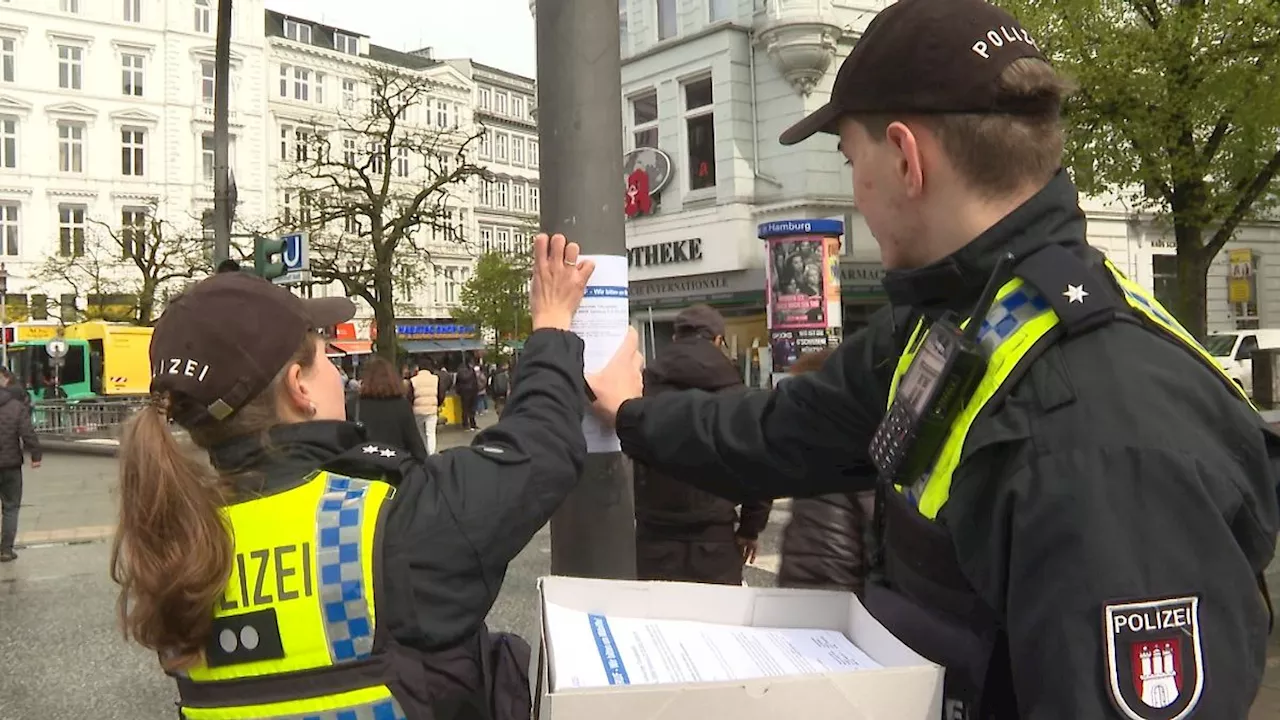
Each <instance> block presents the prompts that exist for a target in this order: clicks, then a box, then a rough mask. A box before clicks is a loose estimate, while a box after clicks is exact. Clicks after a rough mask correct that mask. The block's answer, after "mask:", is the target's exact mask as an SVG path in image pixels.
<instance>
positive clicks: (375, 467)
mask: <svg viewBox="0 0 1280 720" xmlns="http://www.w3.org/2000/svg"><path fill="white" fill-rule="evenodd" d="M534 248H535V256H536V257H535V272H534V277H533V289H532V298H531V310H532V315H533V327H534V329H535V332H534V333H533V335H532V336H531V337H530V338H529V341H528V344H527V346H526V348H525V351H524V360H523V362H522V363H521V368H520V371H521V381H522V382H521V383H520V386H519V389H518V390H517V391H516V393H515V394H514V395H513V396H512V397H511V400H510V404H509V405H508V406H507V410H506V412H505V413H504V414H503V417H502V420H501V422H499V423H498V424H497V425H495V426H494V427H493V428H491V429H489V430H488V431H486V432H485V433H483V434H482V435H480V436H479V437H478V438H477V440H476V441H475V442H474V444H473V445H472V446H471V447H468V448H458V449H455V450H453V451H450V452H447V453H442V454H440V455H436V456H433V457H432V458H431V459H430V461H429V462H428V463H427V464H425V465H423V464H420V463H418V462H417V461H414V460H412V459H410V458H409V456H408V454H407V453H405V452H403V451H401V450H396V449H392V448H387V447H383V446H380V445H377V444H374V443H369V442H367V441H366V440H364V439H363V437H362V434H361V431H360V428H359V426H357V425H355V424H350V423H346V422H344V417H345V411H344V402H343V388H342V383H341V380H340V377H339V374H338V371H337V369H336V368H335V367H334V366H333V365H332V364H331V363H329V362H326V361H325V358H324V343H323V341H322V340H321V339H320V337H319V335H317V331H318V330H321V329H322V328H326V327H329V326H332V325H334V324H336V323H340V322H345V321H347V320H349V319H350V318H351V316H352V314H353V313H354V306H353V305H352V304H351V302H350V301H349V300H346V299H340V298H326V299H318V300H310V301H304V300H302V299H299V298H297V297H295V296H293V295H291V294H290V293H289V292H288V291H286V290H284V289H283V288H280V287H278V286H275V285H273V284H271V283H268V282H265V281H263V280H260V279H258V278H256V277H253V276H250V275H247V274H243V273H224V274H219V275H215V276H213V277H211V278H209V279H207V280H204V281H202V282H201V283H199V284H197V285H196V286H195V287H193V288H192V289H191V290H190V291H188V292H187V293H185V294H184V295H183V296H182V297H180V298H178V299H177V300H175V301H174V302H173V303H171V304H170V305H169V307H168V308H167V310H166V311H165V313H164V315H163V316H162V317H161V318H160V321H159V322H158V323H157V325H156V329H155V336H154V338H153V341H152V345H151V359H152V364H153V366H154V367H153V371H154V376H153V380H152V386H151V388H152V398H153V404H154V405H155V409H153V410H146V411H143V412H142V413H140V414H139V415H138V416H137V417H136V418H135V419H134V420H133V421H132V423H131V425H130V426H129V428H128V430H127V432H126V434H125V437H124V440H123V442H122V443H121V455H120V473H121V481H120V494H121V511H120V524H119V529H118V530H117V534H116V539H115V547H114V549H113V557H112V577H113V578H114V579H115V581H116V582H118V583H119V584H120V586H121V597H120V615H121V620H122V623H123V625H124V628H125V632H126V634H127V635H128V636H131V637H132V638H133V639H135V640H136V641H137V642H139V643H141V644H142V645H145V646H146V647H148V648H151V649H154V650H156V651H157V652H158V653H159V655H160V659H161V662H162V664H163V666H164V668H165V669H166V670H167V671H168V672H170V673H171V674H173V675H175V676H176V677H177V680H178V689H179V695H180V699H181V702H180V705H181V709H182V714H183V716H184V717H186V718H189V719H191V720H209V719H218V720H248V719H251V718H304V717H305V718H323V719H325V720H340V719H346V718H352V719H356V718H359V719H365V718H370V719H377V720H382V719H383V718H387V719H390V718H407V719H408V720H413V719H415V718H420V719H423V720H426V719H428V718H430V719H431V720H436V719H440V718H454V717H456V718H473V717H474V718H487V717H493V716H496V717H498V718H502V719H503V720H505V718H509V717H519V716H523V717H528V695H527V692H528V689H527V684H526V683H527V680H525V678H524V677H521V676H520V673H519V672H518V671H515V670H513V667H512V666H514V665H517V664H518V663H510V664H507V665H505V666H504V664H502V663H499V664H498V666H497V667H494V666H493V663H492V662H491V660H492V659H493V658H494V657H495V656H499V655H503V654H504V653H505V654H506V656H507V657H511V656H512V655H513V654H518V653H512V652H510V651H509V648H510V647H513V646H512V645H508V644H506V640H507V638H503V642H501V643H496V642H493V641H491V639H490V638H489V636H488V635H487V633H486V631H485V627H484V618H485V615H486V613H487V612H488V611H489V608H490V607H491V606H492V604H493V602H494V600H495V598H496V596H497V593H498V589H499V587H500V586H501V584H502V580H503V576H504V574H505V572H506V568H507V563H508V562H509V561H510V560H511V559H512V558H514V557H515V555H516V554H517V553H519V552H520V550H521V549H522V548H523V547H524V546H525V544H526V543H527V542H528V541H529V539H530V538H531V537H532V536H533V534H534V533H535V532H537V530H538V529H539V528H540V527H541V526H542V525H543V524H544V523H545V522H546V521H547V520H548V519H549V518H550V516H551V514H552V512H553V510H554V509H555V507H556V506H557V505H559V503H560V502H561V500H563V498H564V497H565V495H566V494H567V493H568V492H569V491H570V489H571V488H572V487H573V486H574V484H575V483H576V481H577V479H578V476H579V473H580V470H581V469H582V464H583V461H584V459H585V453H586V448H585V445H584V441H583V438H582V432H581V419H582V418H581V415H582V409H583V407H584V406H585V403H584V398H583V390H582V388H583V379H582V378H583V376H582V370H583V368H582V342H581V341H580V340H579V339H578V338H577V337H576V336H575V335H573V334H572V333H570V332H568V328H569V321H570V318H571V317H572V315H573V313H574V311H575V310H576V308H577V306H578V303H579V302H580V300H581V298H582V294H583V288H584V286H585V284H586V280H587V278H588V277H589V276H590V275H591V272H592V270H593V264H592V263H591V262H589V261H585V260H584V261H582V262H579V259H578V246H577V245H576V244H573V243H568V244H566V242H565V239H564V237H563V236H560V235H557V236H555V237H554V238H551V239H548V238H547V237H546V236H545V235H540V236H539V237H538V238H537V239H536V240H535V243H534ZM623 352H630V353H631V354H632V355H635V342H634V340H630V341H629V344H628V345H626V346H625V347H624V350H623ZM637 358H638V356H637ZM638 366H639V360H638V359H637V360H636V367H637V372H636V380H635V382H636V383H637V384H638V383H639V369H638ZM168 420H172V421H173V422H174V423H176V424H178V425H180V426H181V427H182V428H184V429H186V430H187V432H188V433H189V434H190V436H191V439H192V440H193V441H194V442H195V444H196V445H198V446H199V447H201V448H202V449H205V450H207V451H208V454H209V459H210V461H211V465H212V467H211V468H209V467H207V466H206V465H205V464H204V463H202V462H198V461H197V460H196V459H194V458H192V457H190V456H188V455H187V454H185V453H184V452H183V451H182V449H181V448H180V446H179V445H178V443H177V442H175V440H174V438H173V437H172V435H171V434H170V431H169V427H168ZM521 650H523V651H525V652H527V648H524V647H521ZM504 671H505V672H504ZM504 677H505V678H506V679H508V682H507V684H506V685H505V686H504V684H503V679H504ZM495 681H496V685H497V688H496V690H495V689H491V690H486V689H485V688H486V686H487V685H488V686H490V687H491V688H492V686H494V685H495ZM504 692H505V695H504ZM494 696H498V697H497V699H496V700H495V699H494ZM513 699H514V702H512V700H513ZM496 706H503V707H505V708H506V709H505V710H501V711H498V710H494V707H496Z"/></svg>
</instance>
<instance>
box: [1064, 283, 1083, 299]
mask: <svg viewBox="0 0 1280 720" xmlns="http://www.w3.org/2000/svg"><path fill="white" fill-rule="evenodd" d="M1062 296H1063V297H1065V298H1066V299H1067V300H1068V301H1069V302H1073V303H1082V302H1084V299H1085V298H1087V297H1089V291H1087V290H1085V289H1084V286H1083V285H1068V286H1067V289H1066V291H1065V292H1063V293H1062Z"/></svg>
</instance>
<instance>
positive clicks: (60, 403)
mask: <svg viewBox="0 0 1280 720" xmlns="http://www.w3.org/2000/svg"><path fill="white" fill-rule="evenodd" d="M146 403H147V399H146V398H92V399H85V400H39V401H36V402H35V403H33V404H32V406H31V423H32V425H34V426H35V430H36V433H37V434H40V435H46V436H50V437H58V438H66V439H76V440H79V439H91V438H119V437H120V431H121V428H122V427H123V426H124V423H125V421H126V420H128V419H129V417H130V416H132V415H133V413H135V412H137V411H138V410H139V409H140V408H142V407H143V406H145V405H146Z"/></svg>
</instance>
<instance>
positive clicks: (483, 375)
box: [476, 365, 489, 415]
mask: <svg viewBox="0 0 1280 720" xmlns="http://www.w3.org/2000/svg"><path fill="white" fill-rule="evenodd" d="M476 388H477V390H476V414H478V415H483V414H485V413H487V412H489V371H488V369H487V368H486V367H485V366H484V365H476Z"/></svg>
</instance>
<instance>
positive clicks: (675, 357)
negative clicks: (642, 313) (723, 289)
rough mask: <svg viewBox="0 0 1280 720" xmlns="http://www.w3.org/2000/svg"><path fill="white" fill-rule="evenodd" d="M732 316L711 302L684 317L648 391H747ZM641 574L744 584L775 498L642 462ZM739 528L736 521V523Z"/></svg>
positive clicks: (647, 377)
mask: <svg viewBox="0 0 1280 720" xmlns="http://www.w3.org/2000/svg"><path fill="white" fill-rule="evenodd" d="M723 343H724V318H723V317H721V315H720V313H718V312H716V311H715V310H714V309H712V308H710V307H708V306H706V305H695V306H693V307H690V308H687V309H685V310H683V311H681V313H680V314H679V315H677V316H676V322H675V336H674V337H673V338H672V342H671V344H670V345H668V346H666V347H665V348H663V349H662V350H661V351H659V353H658V357H657V358H656V359H655V360H654V361H653V363H652V364H650V365H649V367H647V368H645V370H644V394H645V395H655V394H658V393H663V392H667V391H670V390H687V389H698V390H705V391H708V392H725V391H736V390H741V389H742V378H741V377H740V376H739V375H738V371H737V368H735V367H734V365H733V363H732V362H730V361H729V359H728V358H727V357H725V355H724V353H723V352H722V351H721V346H722V345H723ZM635 502H636V572H637V577H638V578H639V579H641V580H676V581H685V582H707V583H723V584H728V585H741V584H742V568H743V564H744V563H745V562H754V561H755V555H756V550H757V547H758V540H757V538H758V537H759V535H760V532H761V531H762V530H764V528H765V525H767V524H768V522H769V511H770V509H771V508H772V505H773V503H772V501H765V502H746V503H743V505H742V515H741V517H739V516H738V513H737V512H735V510H734V503H733V502H731V501H729V500H724V499H722V498H719V497H716V496H715V495H712V494H710V493H707V492H703V491H701V490H697V489H695V488H694V487H693V486H692V485H688V484H686V483H685V482H682V481H680V480H679V479H678V478H675V477H671V476H668V475H664V474H662V473H660V472H657V471H654V470H652V469H650V468H647V467H644V466H643V465H641V464H639V463H637V464H636V466H635ZM735 526H736V527H735Z"/></svg>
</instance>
